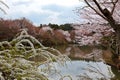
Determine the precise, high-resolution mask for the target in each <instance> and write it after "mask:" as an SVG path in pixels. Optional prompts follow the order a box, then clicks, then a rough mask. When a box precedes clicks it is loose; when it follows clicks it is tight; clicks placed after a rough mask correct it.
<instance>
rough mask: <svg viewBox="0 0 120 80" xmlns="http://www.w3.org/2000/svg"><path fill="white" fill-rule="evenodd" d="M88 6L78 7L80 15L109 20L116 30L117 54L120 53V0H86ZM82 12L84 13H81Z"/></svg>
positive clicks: (89, 18) (102, 20)
mask: <svg viewBox="0 0 120 80" xmlns="http://www.w3.org/2000/svg"><path fill="white" fill-rule="evenodd" d="M84 2H85V3H86V6H84V7H83V8H82V9H81V8H78V9H77V10H76V11H78V14H79V15H82V16H83V17H84V18H86V19H88V20H94V21H96V19H97V20H98V22H102V23H104V22H107V23H109V25H110V26H111V27H112V28H113V29H114V31H115V36H116V38H115V48H114V49H115V52H114V53H115V54H116V55H117V56H119V55H120V0H84ZM80 12H82V14H80ZM96 14H97V15H96ZM98 15H99V16H100V17H99V16H98Z"/></svg>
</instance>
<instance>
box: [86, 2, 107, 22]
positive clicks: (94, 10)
mask: <svg viewBox="0 0 120 80" xmlns="http://www.w3.org/2000/svg"><path fill="white" fill-rule="evenodd" d="M84 1H85V3H86V4H87V5H88V6H89V7H90V8H91V9H92V10H94V11H95V12H96V14H98V15H99V16H101V17H102V18H103V19H105V20H107V19H106V17H104V16H103V15H102V14H101V13H99V12H98V11H97V10H96V9H95V8H94V7H92V6H91V5H90V4H89V2H88V1H87V0H84Z"/></svg>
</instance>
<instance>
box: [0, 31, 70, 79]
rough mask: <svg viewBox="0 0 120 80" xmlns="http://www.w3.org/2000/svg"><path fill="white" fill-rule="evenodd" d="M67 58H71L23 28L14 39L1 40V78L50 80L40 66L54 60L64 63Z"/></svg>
mask: <svg viewBox="0 0 120 80" xmlns="http://www.w3.org/2000/svg"><path fill="white" fill-rule="evenodd" d="M37 57H38V59H37ZM66 60H69V58H68V57H66V56H64V55H61V53H60V52H59V51H57V50H56V49H54V48H49V47H44V46H43V45H42V44H41V43H40V42H39V41H38V40H36V39H35V38H34V37H33V36H30V35H28V33H27V32H26V30H25V29H23V30H22V32H21V33H20V35H19V36H17V37H16V38H15V39H13V40H12V41H10V42H8V41H3V42H0V80H48V79H47V77H46V76H45V75H44V74H43V73H42V72H41V71H40V70H39V69H38V66H40V65H41V64H49V63H52V62H54V61H56V62H58V63H59V64H61V65H64V64H65V62H66ZM48 67H49V66H48Z"/></svg>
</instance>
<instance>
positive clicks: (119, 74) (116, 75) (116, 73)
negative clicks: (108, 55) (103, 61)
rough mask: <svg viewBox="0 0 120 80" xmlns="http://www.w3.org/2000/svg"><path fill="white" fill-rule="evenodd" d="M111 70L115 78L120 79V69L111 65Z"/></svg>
mask: <svg viewBox="0 0 120 80" xmlns="http://www.w3.org/2000/svg"><path fill="white" fill-rule="evenodd" d="M111 70H112V72H113V73H114V75H115V79H117V80H120V71H118V69H116V67H114V66H111Z"/></svg>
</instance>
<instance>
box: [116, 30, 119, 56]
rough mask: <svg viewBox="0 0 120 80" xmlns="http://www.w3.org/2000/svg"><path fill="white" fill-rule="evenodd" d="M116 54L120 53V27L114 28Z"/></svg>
mask: <svg viewBox="0 0 120 80" xmlns="http://www.w3.org/2000/svg"><path fill="white" fill-rule="evenodd" d="M116 54H118V55H120V29H117V30H116Z"/></svg>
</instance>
